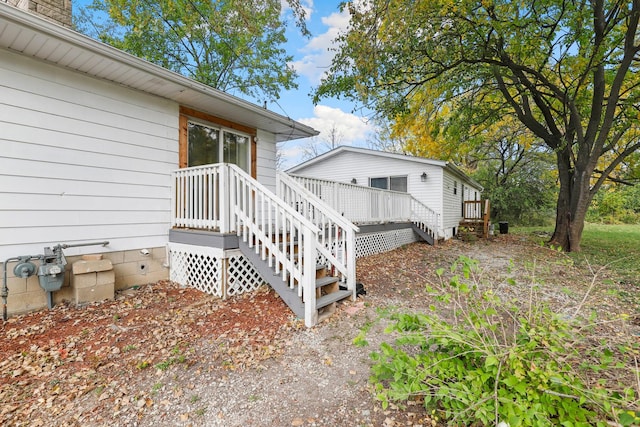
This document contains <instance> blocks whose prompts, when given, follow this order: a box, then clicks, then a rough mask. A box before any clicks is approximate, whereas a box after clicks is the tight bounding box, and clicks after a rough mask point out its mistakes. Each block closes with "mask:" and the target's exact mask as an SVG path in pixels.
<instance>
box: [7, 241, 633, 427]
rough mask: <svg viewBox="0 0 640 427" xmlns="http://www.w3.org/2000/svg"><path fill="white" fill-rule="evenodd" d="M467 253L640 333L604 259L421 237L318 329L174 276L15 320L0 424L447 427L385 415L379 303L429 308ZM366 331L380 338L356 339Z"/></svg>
mask: <svg viewBox="0 0 640 427" xmlns="http://www.w3.org/2000/svg"><path fill="white" fill-rule="evenodd" d="M460 255H466V256H468V257H470V258H474V259H477V260H479V261H480V264H481V266H482V268H483V275H484V276H485V277H486V278H487V279H488V280H491V281H492V282H493V283H500V282H504V281H505V280H506V279H507V278H511V279H514V280H515V281H516V283H517V285H516V287H515V288H512V290H511V292H513V294H514V295H515V296H517V295H519V294H521V293H523V292H522V291H524V290H526V289H528V287H530V286H531V284H532V283H536V284H538V285H539V286H540V289H541V295H542V297H543V298H545V299H546V300H548V301H549V303H550V304H551V305H552V306H553V307H554V309H555V310H557V311H558V312H566V313H574V312H575V311H576V310H596V311H598V312H599V313H600V314H601V315H602V316H609V317H611V318H615V317H616V316H618V315H619V314H623V313H624V314H627V315H628V318H627V319H628V320H627V321H626V322H625V323H624V324H623V325H620V324H616V326H615V327H612V328H611V329H610V330H604V331H602V333H603V334H611V335H616V336H617V337H618V338H620V337H621V336H622V337H623V338H624V339H630V340H637V339H638V336H639V335H640V329H639V328H638V327H637V326H636V325H635V323H636V322H635V320H634V319H635V318H636V315H637V310H638V308H637V307H638V306H637V302H638V301H637V297H636V296H635V293H636V291H635V288H636V286H637V285H638V284H637V283H636V284H632V283H628V281H627V282H624V283H620V282H618V281H617V280H616V278H615V277H614V276H612V275H611V273H610V272H609V271H607V270H606V269H599V267H598V266H592V269H593V270H594V271H597V273H598V274H597V276H596V277H595V280H594V275H593V272H592V271H590V270H589V269H588V268H584V267H583V268H577V267H575V266H574V265H573V263H572V262H571V260H570V259H569V258H567V257H566V256H565V255H563V254H561V253H558V252H555V251H552V250H549V249H546V248H544V247H541V246H540V245H539V244H537V243H534V242H533V241H531V240H530V239H527V238H524V237H520V236H515V235H500V236H496V237H495V238H493V239H491V240H479V241H476V242H462V241H460V240H451V241H448V242H446V243H444V244H439V245H437V246H435V247H432V246H428V245H426V244H423V243H415V244H412V245H408V246H406V247H403V248H400V249H397V250H395V251H392V252H388V253H384V254H379V255H374V256H370V257H366V258H363V259H361V260H359V261H358V272H359V277H358V281H360V282H362V283H363V284H364V286H365V290H366V295H363V296H360V297H359V298H358V299H357V300H356V301H346V302H344V303H341V304H339V306H338V309H337V312H336V314H335V315H334V316H332V317H331V318H330V319H328V320H327V321H325V322H323V323H321V324H320V325H318V326H317V327H315V328H311V329H307V328H305V327H304V325H303V323H302V322H301V321H300V320H297V319H295V318H294V317H293V316H292V314H291V312H290V311H289V310H288V309H287V307H286V306H285V305H284V303H283V302H282V301H281V300H280V299H279V297H278V296H277V295H276V294H274V293H273V292H272V291H270V290H269V289H267V288H266V287H265V288H263V289H261V290H259V291H257V292H255V293H253V294H249V295H244V296H242V297H238V298H234V299H230V300H227V301H221V300H218V299H216V298H213V297H211V296H208V295H205V294H202V293H200V292H199V291H196V290H193V289H184V288H180V287H178V286H176V285H175V284H172V283H168V282H161V283H155V284H147V285H144V286H140V287H137V288H135V289H130V290H127V291H125V292H119V293H118V294H117V296H116V299H115V301H109V302H104V303H100V304H94V305H90V306H86V307H82V308H76V307H72V306H68V305H63V304H61V305H58V306H56V307H54V309H53V310H50V311H42V312H38V313H32V314H28V315H23V316H18V317H14V318H11V319H9V321H7V322H6V323H4V324H3V325H2V327H1V328H0V337H1V338H0V354H1V355H2V358H1V359H0V425H3V426H9V425H11V426H13V425H19V426H22V425H24V426H335V425H340V426H387V427H391V426H425V427H426V426H435V425H437V423H436V422H435V421H433V420H431V419H430V418H429V415H428V414H426V413H425V412H424V410H422V408H421V406H420V405H419V404H414V405H409V406H408V407H406V408H405V409H402V410H401V409H399V408H394V407H392V408H390V409H387V410H383V409H382V407H381V405H380V403H379V402H378V401H377V400H376V399H375V398H374V396H373V394H372V391H371V386H370V384H369V382H368V378H369V366H370V360H369V353H370V352H371V351H374V350H376V349H377V347H378V345H379V343H380V342H382V341H391V340H392V339H393V338H392V337H390V336H388V335H386V334H385V333H384V332H383V329H384V326H385V321H384V320H380V321H377V319H379V318H380V315H379V312H380V309H384V308H390V307H393V308H396V309H403V310H411V311H424V310H425V309H426V307H427V306H428V305H429V303H430V301H429V298H428V296H427V294H426V293H425V285H426V284H428V283H432V282H434V281H436V280H437V279H436V276H435V270H436V269H438V268H444V269H445V270H446V269H448V267H449V266H450V265H451V263H452V262H453V261H455V260H456V259H457V258H458V257H459V256H460ZM592 284H593V285H594V286H591V285H592ZM525 293H526V292H525ZM364 326H367V327H369V328H370V331H369V333H368V335H367V340H368V341H369V343H370V345H369V346H368V347H358V346H355V345H353V339H354V337H356V336H357V335H358V333H359V332H360V330H361V328H363V327H364Z"/></svg>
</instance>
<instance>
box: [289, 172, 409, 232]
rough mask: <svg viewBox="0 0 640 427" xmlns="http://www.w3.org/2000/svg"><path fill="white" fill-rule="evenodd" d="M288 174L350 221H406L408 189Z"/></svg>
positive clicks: (407, 215)
mask: <svg viewBox="0 0 640 427" xmlns="http://www.w3.org/2000/svg"><path fill="white" fill-rule="evenodd" d="M291 177H292V178H293V179H295V180H296V181H297V182H298V183H299V184H300V185H302V186H303V187H304V188H306V189H307V190H309V191H310V192H311V193H313V194H314V195H316V196H317V197H318V198H319V199H321V200H322V201H323V202H325V203H328V204H329V206H331V207H332V208H333V209H335V210H336V211H337V212H340V213H341V214H342V215H344V216H345V217H346V218H347V219H348V220H349V221H352V222H355V223H358V224H366V223H384V222H392V221H409V218H410V217H411V195H410V194H408V193H402V192H399V191H388V190H381V189H378V188H372V187H363V186H361V185H355V184H346V183H343V182H337V181H330V180H327V179H318V178H308V177H303V176H296V175H292V176H291Z"/></svg>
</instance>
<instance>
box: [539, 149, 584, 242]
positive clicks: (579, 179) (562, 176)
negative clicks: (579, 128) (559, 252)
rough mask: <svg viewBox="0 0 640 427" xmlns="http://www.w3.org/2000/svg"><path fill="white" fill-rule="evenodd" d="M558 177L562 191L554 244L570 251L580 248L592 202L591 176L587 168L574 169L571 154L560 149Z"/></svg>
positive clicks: (557, 208) (553, 239) (552, 238)
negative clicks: (570, 158)
mask: <svg viewBox="0 0 640 427" xmlns="http://www.w3.org/2000/svg"><path fill="white" fill-rule="evenodd" d="M557 157H558V179H559V181H560V191H559V192H558V203H557V205H556V228H555V231H554V232H553V236H551V240H550V241H549V243H550V244H552V245H554V246H558V247H561V248H562V249H563V250H564V251H566V252H579V251H580V241H581V240H582V231H583V230H584V220H585V217H586V215H587V210H588V209H589V204H590V203H591V198H592V196H591V193H590V180H589V177H590V176H591V174H590V173H588V171H586V170H585V169H584V168H579V167H576V168H575V169H571V163H570V161H569V158H568V157H567V156H564V155H563V154H561V153H559V154H558V155H557Z"/></svg>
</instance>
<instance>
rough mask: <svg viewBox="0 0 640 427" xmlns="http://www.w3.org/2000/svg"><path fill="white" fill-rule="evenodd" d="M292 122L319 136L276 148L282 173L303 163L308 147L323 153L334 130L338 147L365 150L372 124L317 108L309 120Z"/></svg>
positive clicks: (344, 113) (340, 111) (354, 117)
mask: <svg viewBox="0 0 640 427" xmlns="http://www.w3.org/2000/svg"><path fill="white" fill-rule="evenodd" d="M296 121H298V122H300V123H304V124H305V125H307V126H311V127H313V128H314V129H315V130H317V131H318V132H320V135H318V136H317V137H313V138H305V139H298V140H294V141H288V142H285V143H283V144H281V145H280V146H279V148H278V149H279V150H280V154H281V156H282V168H283V169H284V170H286V169H288V168H290V167H292V166H295V165H297V164H299V163H301V162H302V161H303V160H306V158H307V157H308V154H309V144H315V145H317V144H320V145H321V146H320V147H318V148H319V152H324V151H327V150H328V149H329V148H330V147H329V144H328V143H329V142H330V141H331V137H330V132H331V130H332V129H335V130H336V132H337V135H338V137H339V140H338V141H337V143H338V144H339V145H354V146H360V147H362V146H365V145H366V142H367V139H368V135H369V133H370V132H372V131H374V129H375V127H374V126H373V124H370V123H367V121H366V119H364V118H363V117H359V116H356V115H354V114H350V113H346V112H344V111H342V110H341V109H339V108H333V107H329V106H326V105H317V106H315V107H314V109H313V117H308V118H301V119H297V120H296Z"/></svg>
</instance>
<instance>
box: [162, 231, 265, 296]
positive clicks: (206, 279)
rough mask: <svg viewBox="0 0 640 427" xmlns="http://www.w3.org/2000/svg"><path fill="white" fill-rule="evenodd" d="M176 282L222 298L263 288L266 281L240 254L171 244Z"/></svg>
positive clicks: (171, 262) (234, 251)
mask: <svg viewBox="0 0 640 427" xmlns="http://www.w3.org/2000/svg"><path fill="white" fill-rule="evenodd" d="M169 260H170V265H171V268H170V274H169V277H170V279H171V280H172V281H174V282H176V283H179V284H180V285H182V286H189V287H193V288H196V289H199V290H201V291H202V292H205V293H208V294H211V295H216V296H218V297H220V298H226V297H227V296H233V295H240V294H242V293H244V292H250V291H253V290H255V289H257V288H258V287H260V286H261V285H262V284H263V283H264V280H263V279H262V277H261V276H260V274H259V273H258V271H257V270H256V269H255V268H254V267H253V265H252V264H251V263H250V262H249V261H248V260H247V259H246V258H245V257H244V256H243V255H242V254H241V253H240V251H238V250H232V251H224V250H222V249H219V248H209V247H205V246H195V245H184V244H179V243H169Z"/></svg>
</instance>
